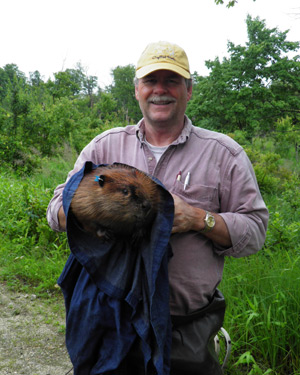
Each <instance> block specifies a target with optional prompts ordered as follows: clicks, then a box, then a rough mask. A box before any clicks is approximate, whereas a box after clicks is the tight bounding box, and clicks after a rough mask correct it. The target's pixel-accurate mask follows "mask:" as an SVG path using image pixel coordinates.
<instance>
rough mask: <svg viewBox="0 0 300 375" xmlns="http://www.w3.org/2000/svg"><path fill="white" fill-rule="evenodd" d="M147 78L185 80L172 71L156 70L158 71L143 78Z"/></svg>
mask: <svg viewBox="0 0 300 375" xmlns="http://www.w3.org/2000/svg"><path fill="white" fill-rule="evenodd" d="M147 77H148V78H149V77H153V78H177V79H182V80H184V78H183V77H182V76H181V75H180V74H177V73H175V72H172V71H171V70H156V71H154V72H152V73H150V74H148V75H147V76H145V77H143V78H147ZM143 78H142V79H143Z"/></svg>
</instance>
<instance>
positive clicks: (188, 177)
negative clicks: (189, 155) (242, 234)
mask: <svg viewBox="0 0 300 375" xmlns="http://www.w3.org/2000/svg"><path fill="white" fill-rule="evenodd" d="M190 179H191V172H188V174H187V175H186V178H185V180H184V185H183V190H185V189H186V187H187V186H188V184H189V183H190Z"/></svg>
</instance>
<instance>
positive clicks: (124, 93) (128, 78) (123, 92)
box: [111, 65, 141, 123]
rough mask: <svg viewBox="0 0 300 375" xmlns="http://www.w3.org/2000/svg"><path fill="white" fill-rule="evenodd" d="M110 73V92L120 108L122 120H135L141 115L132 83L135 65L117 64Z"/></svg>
mask: <svg viewBox="0 0 300 375" xmlns="http://www.w3.org/2000/svg"><path fill="white" fill-rule="evenodd" d="M112 75H113V79H114V84H113V85H112V87H111V93H112V95H113V98H114V99H115V100H116V102H117V103H118V104H119V106H120V108H121V109H122V112H123V114H124V120H125V121H126V123H130V122H131V121H133V122H137V121H138V120H139V119H140V117H141V111H140V108H139V105H138V102H137V100H136V99H135V88H134V84H133V80H134V77H135V67H134V66H133V65H127V66H124V67H121V66H118V67H116V68H115V69H113V70H112Z"/></svg>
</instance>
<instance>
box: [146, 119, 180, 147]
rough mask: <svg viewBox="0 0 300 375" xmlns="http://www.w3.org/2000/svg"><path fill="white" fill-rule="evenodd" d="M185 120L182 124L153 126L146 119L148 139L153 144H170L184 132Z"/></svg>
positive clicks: (160, 145)
mask: <svg viewBox="0 0 300 375" xmlns="http://www.w3.org/2000/svg"><path fill="white" fill-rule="evenodd" d="M183 127H184V121H183V123H182V125H181V126H176V127H174V126H172V127H168V126H163V125H162V124H160V126H157V125H156V126H153V125H151V124H149V123H147V122H146V121H145V134H146V139H147V141H148V142H149V143H151V145H153V146H159V147H162V146H168V145H170V144H171V143H172V142H174V141H175V140H176V139H177V138H178V137H179V135H180V134H181V132H182V129H183Z"/></svg>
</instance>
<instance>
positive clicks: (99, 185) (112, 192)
mask: <svg viewBox="0 0 300 375" xmlns="http://www.w3.org/2000/svg"><path fill="white" fill-rule="evenodd" d="M160 189H161V188H160V186H159V185H158V184H156V183H155V182H154V181H153V180H152V179H151V178H150V177H149V176H148V175H147V174H145V173H144V172H142V171H140V170H138V169H136V168H133V167H130V166H128V165H124V164H111V165H107V166H100V167H97V168H95V169H93V170H92V171H91V172H89V173H87V174H86V175H85V176H84V177H83V179H82V180H81V182H80V184H79V186H78V188H77V190H76V192H75V194H74V196H73V198H72V201H71V204H70V208H71V211H72V213H73V214H74V215H75V217H76V219H77V221H78V222H79V223H80V224H81V226H82V228H83V229H84V230H85V231H87V232H89V233H91V234H93V235H95V236H97V237H99V238H101V239H103V240H108V239H111V238H117V237H127V238H129V237H131V240H132V242H136V241H137V240H138V239H141V238H142V237H143V236H145V235H146V234H147V232H149V227H150V226H151V224H152V222H153V220H154V218H155V215H156V213H157V211H158V208H159V204H160V201H161V194H160V191H161V190H160Z"/></svg>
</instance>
